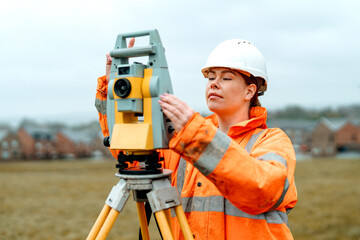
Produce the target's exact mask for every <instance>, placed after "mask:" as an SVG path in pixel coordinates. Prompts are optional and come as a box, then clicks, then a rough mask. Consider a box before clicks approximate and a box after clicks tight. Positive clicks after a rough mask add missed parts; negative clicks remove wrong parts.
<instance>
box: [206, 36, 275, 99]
mask: <svg viewBox="0 0 360 240" xmlns="http://www.w3.org/2000/svg"><path fill="white" fill-rule="evenodd" d="M213 67H226V68H231V69H234V70H237V71H240V72H242V73H243V74H245V75H247V76H251V75H252V76H254V77H255V78H256V79H257V81H258V83H259V84H260V85H259V86H260V87H259V89H258V91H259V92H260V93H263V92H265V91H266V89H267V80H268V76H267V74H266V64H265V58H264V56H263V55H262V54H261V52H260V51H259V50H258V49H257V48H256V47H255V45H254V44H252V43H251V42H249V41H246V40H243V39H231V40H227V41H224V42H222V43H220V44H219V45H218V46H217V47H216V48H215V49H214V50H213V51H212V52H211V53H210V55H209V57H208V59H207V62H206V65H205V66H204V67H203V69H202V70H201V71H202V73H203V75H204V77H205V78H207V75H208V72H209V69H210V68H213Z"/></svg>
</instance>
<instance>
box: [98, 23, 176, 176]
mask: <svg viewBox="0 0 360 240" xmlns="http://www.w3.org/2000/svg"><path fill="white" fill-rule="evenodd" d="M142 36H149V45H148V46H145V47H133V48H127V44H126V39H127V38H132V37H142ZM110 56H111V57H112V58H113V60H112V65H111V72H110V80H109V85H108V98H107V123H108V128H109V134H110V135H109V137H108V138H107V139H104V144H105V145H106V146H109V147H110V149H116V150H122V151H123V153H122V154H120V155H119V158H118V160H119V165H120V171H121V170H122V168H126V165H127V164H122V163H123V162H130V163H132V161H139V162H147V163H149V162H150V163H151V164H150V165H154V164H153V163H154V161H155V159H158V157H155V155H154V153H157V151H156V150H157V149H163V148H168V144H169V140H170V139H171V137H172V135H173V132H174V128H173V126H172V123H171V121H170V119H168V118H167V117H166V116H165V115H164V114H163V112H162V110H161V107H160V105H159V104H158V100H159V96H160V95H161V94H163V93H172V86H171V80H170V75H169V71H168V66H167V63H166V58H165V50H164V47H163V46H162V43H161V40H160V36H159V33H158V31H157V30H149V31H141V32H134V33H125V34H119V35H118V36H117V39H116V43H115V48H114V50H112V51H111V52H110ZM142 56H148V58H149V61H148V63H147V64H142V63H137V62H134V63H132V64H129V58H132V57H142ZM124 153H125V154H124ZM145 155H146V156H151V157H144V156H145ZM140 156H142V157H140ZM144 159H146V160H144ZM149 159H150V160H149ZM157 161H158V160H157ZM157 161H156V164H155V165H157ZM151 168H154V166H153V167H151ZM155 168H156V167H155Z"/></svg>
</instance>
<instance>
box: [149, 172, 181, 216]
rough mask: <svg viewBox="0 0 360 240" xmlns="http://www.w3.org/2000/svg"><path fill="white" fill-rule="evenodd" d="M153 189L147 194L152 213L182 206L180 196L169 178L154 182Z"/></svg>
mask: <svg viewBox="0 0 360 240" xmlns="http://www.w3.org/2000/svg"><path fill="white" fill-rule="evenodd" d="M152 184H153V189H152V190H151V191H150V192H149V193H147V198H148V200H149V203H150V206H151V209H152V211H153V212H154V213H155V212H158V211H161V210H164V209H169V208H172V207H175V206H178V205H180V204H181V201H180V196H179V194H178V192H177V190H176V188H175V187H172V186H171V185H170V182H169V180H168V179H167V178H162V179H156V180H153V182H152Z"/></svg>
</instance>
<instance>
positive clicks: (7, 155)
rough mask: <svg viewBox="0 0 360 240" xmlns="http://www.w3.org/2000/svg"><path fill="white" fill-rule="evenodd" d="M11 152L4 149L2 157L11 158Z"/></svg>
mask: <svg viewBox="0 0 360 240" xmlns="http://www.w3.org/2000/svg"><path fill="white" fill-rule="evenodd" d="M9 157H10V156H9V153H8V151H3V152H2V153H1V158H2V159H9Z"/></svg>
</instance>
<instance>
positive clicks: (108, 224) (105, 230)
mask: <svg viewBox="0 0 360 240" xmlns="http://www.w3.org/2000/svg"><path fill="white" fill-rule="evenodd" d="M119 213H120V212H118V211H116V210H115V209H111V211H110V213H109V215H108V217H107V218H106V220H105V223H104V225H103V226H102V228H101V230H100V232H99V235H98V236H97V237H96V240H105V239H106V237H107V235H109V232H110V230H111V228H112V226H113V225H114V223H115V221H116V218H117V217H118V216H119Z"/></svg>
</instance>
